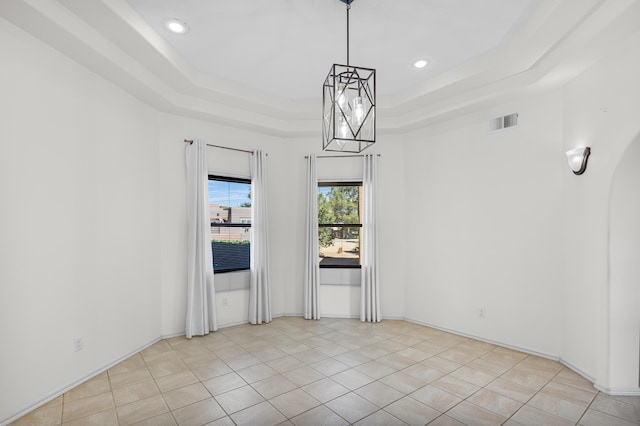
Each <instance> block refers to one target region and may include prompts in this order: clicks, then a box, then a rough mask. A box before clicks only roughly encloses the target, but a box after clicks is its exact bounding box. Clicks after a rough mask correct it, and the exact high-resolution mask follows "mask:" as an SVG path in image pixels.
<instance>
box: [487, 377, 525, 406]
mask: <svg viewBox="0 0 640 426" xmlns="http://www.w3.org/2000/svg"><path fill="white" fill-rule="evenodd" d="M485 388H486V389H488V390H490V391H493V392H496V393H499V394H500V395H502V396H506V397H507V398H511V399H514V400H516V401H519V402H522V403H525V402H527V401H528V400H529V399H531V397H532V396H533V395H535V393H536V391H535V390H534V389H529V388H525V387H524V386H521V385H518V384H516V383H513V382H510V381H508V380H503V379H501V378H497V379H496V380H494V381H493V382H491V383H489V384H488V385H487V386H485Z"/></svg>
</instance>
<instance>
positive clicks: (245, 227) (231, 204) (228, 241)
mask: <svg viewBox="0 0 640 426" xmlns="http://www.w3.org/2000/svg"><path fill="white" fill-rule="evenodd" d="M209 212H210V218H211V251H212V253H213V271H214V272H218V273H219V272H231V271H240V270H244V269H249V268H250V266H251V263H250V261H251V259H250V248H251V181H250V180H248V179H236V178H227V177H220V176H209Z"/></svg>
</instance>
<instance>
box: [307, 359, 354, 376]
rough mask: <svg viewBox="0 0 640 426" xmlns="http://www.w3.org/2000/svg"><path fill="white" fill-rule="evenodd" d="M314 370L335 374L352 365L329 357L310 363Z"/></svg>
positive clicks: (326, 374) (327, 374) (330, 374)
mask: <svg viewBox="0 0 640 426" xmlns="http://www.w3.org/2000/svg"><path fill="white" fill-rule="evenodd" d="M310 367H311V368H313V369H314V370H317V371H319V372H320V373H322V374H324V375H325V376H327V377H328V376H333V375H334V374H338V373H340V372H342V371H345V370H348V369H349V368H350V367H349V366H348V365H346V364H343V363H341V362H340V361H338V360H337V359H333V358H328V359H325V360H322V361H319V362H316V363H313V364H311V365H310Z"/></svg>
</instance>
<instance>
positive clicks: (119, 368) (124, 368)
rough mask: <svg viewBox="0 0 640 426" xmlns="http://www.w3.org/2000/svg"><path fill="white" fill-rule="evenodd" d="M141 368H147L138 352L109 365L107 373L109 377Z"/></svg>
mask: <svg viewBox="0 0 640 426" xmlns="http://www.w3.org/2000/svg"><path fill="white" fill-rule="evenodd" d="M141 368H147V366H146V364H145V363H144V360H143V359H142V356H141V355H140V354H136V355H132V356H131V357H129V358H127V359H126V360H124V361H122V362H121V363H119V364H117V365H115V366H113V367H111V368H110V369H109V370H108V371H107V373H108V374H109V377H113V376H117V375H118V374H123V373H128V372H130V371H133V370H139V369H141Z"/></svg>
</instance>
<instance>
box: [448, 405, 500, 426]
mask: <svg viewBox="0 0 640 426" xmlns="http://www.w3.org/2000/svg"><path fill="white" fill-rule="evenodd" d="M447 416H449V417H452V418H454V419H456V420H458V421H460V422H462V423H464V424H468V425H473V426H499V425H501V424H503V423H504V422H505V421H506V420H507V417H505V416H501V415H499V414H496V413H494V412H491V411H489V410H485V409H484V408H481V407H478V406H477V405H474V404H472V403H470V402H467V401H462V402H461V403H460V404H458V405H456V406H455V407H453V408H452V409H451V410H449V411H447Z"/></svg>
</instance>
